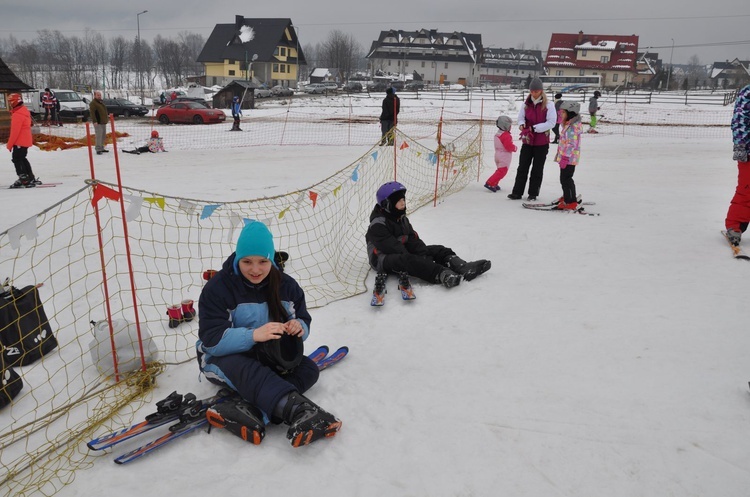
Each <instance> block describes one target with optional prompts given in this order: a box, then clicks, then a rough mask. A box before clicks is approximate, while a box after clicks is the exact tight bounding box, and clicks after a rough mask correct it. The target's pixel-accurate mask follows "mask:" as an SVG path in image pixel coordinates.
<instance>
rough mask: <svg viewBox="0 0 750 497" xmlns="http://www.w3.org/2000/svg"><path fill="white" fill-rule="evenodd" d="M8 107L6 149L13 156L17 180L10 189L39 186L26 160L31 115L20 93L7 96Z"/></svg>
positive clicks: (30, 141) (29, 139) (30, 140)
mask: <svg viewBox="0 0 750 497" xmlns="http://www.w3.org/2000/svg"><path fill="white" fill-rule="evenodd" d="M8 105H9V106H10V113H11V118H10V136H9V137H8V144H7V145H6V147H7V148H8V150H9V151H10V152H11V153H12V154H13V156H12V157H13V158H12V160H13V165H14V166H16V174H18V179H17V180H16V182H15V183H13V184H12V185H11V186H10V187H11V188H33V187H35V186H36V185H38V184H41V181H39V180H38V179H37V178H36V177H35V176H34V173H33V171H32V170H31V164H30V163H29V160H28V159H27V158H26V156H27V154H28V152H29V147H30V146H31V145H32V144H33V141H32V139H31V113H29V109H27V108H26V106H25V105H23V98H22V97H21V94H20V93H11V94H10V95H8Z"/></svg>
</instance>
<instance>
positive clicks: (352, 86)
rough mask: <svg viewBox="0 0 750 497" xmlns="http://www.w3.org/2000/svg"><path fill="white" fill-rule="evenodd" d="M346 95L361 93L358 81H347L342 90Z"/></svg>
mask: <svg viewBox="0 0 750 497" xmlns="http://www.w3.org/2000/svg"><path fill="white" fill-rule="evenodd" d="M342 90H344V91H345V92H346V93H359V92H361V91H362V83H360V82H359V81H349V82H348V83H346V84H345V85H344V87H343V88H342Z"/></svg>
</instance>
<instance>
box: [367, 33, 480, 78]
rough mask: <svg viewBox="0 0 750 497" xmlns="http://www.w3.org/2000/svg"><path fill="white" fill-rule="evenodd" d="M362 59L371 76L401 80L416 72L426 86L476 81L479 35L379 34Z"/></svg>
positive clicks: (478, 59) (477, 75) (477, 76)
mask: <svg viewBox="0 0 750 497" xmlns="http://www.w3.org/2000/svg"><path fill="white" fill-rule="evenodd" d="M366 58H367V59H368V60H369V63H368V65H369V69H370V72H371V74H376V73H379V74H391V75H393V76H394V77H395V78H397V79H401V80H405V79H406V75H407V74H412V73H414V72H416V73H417V74H418V75H419V76H420V77H421V78H422V81H424V82H426V83H431V84H436V83H440V84H442V83H461V84H464V85H467V84H475V83H478V82H479V64H480V63H481V59H482V35H481V34H473V33H463V32H458V31H454V32H452V33H442V32H438V31H437V30H435V29H420V30H419V31H403V30H395V29H392V30H390V31H381V32H380V36H379V37H378V39H377V40H375V41H373V42H372V45H371V47H370V51H369V52H368V54H367V56H366Z"/></svg>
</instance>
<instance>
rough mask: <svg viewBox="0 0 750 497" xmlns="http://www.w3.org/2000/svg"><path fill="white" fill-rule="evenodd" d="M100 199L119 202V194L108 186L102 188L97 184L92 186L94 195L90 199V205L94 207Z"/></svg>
mask: <svg viewBox="0 0 750 497" xmlns="http://www.w3.org/2000/svg"><path fill="white" fill-rule="evenodd" d="M102 198H108V199H110V200H114V201H115V202H119V201H120V192H117V191H115V190H113V189H112V188H110V187H108V186H104V185H102V184H101V183H97V184H95V185H94V195H93V197H92V198H91V205H93V206H96V204H97V203H98V202H99V200H101V199H102Z"/></svg>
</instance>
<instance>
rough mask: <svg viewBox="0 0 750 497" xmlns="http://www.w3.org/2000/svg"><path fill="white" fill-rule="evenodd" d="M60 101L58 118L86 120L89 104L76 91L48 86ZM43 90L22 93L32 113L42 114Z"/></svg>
mask: <svg viewBox="0 0 750 497" xmlns="http://www.w3.org/2000/svg"><path fill="white" fill-rule="evenodd" d="M50 89H51V90H52V93H54V94H55V98H57V101H58V102H60V119H61V120H66V121H78V120H81V121H86V120H87V119H88V118H89V104H88V102H86V101H85V100H84V99H83V98H81V96H80V95H79V94H78V92H76V91H73V90H65V89H61V88H50ZM42 95H44V90H32V91H30V92H28V93H26V94H24V104H26V106H27V107H28V108H29V111H31V113H32V114H37V115H42V116H43V115H44V107H43V106H42Z"/></svg>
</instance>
